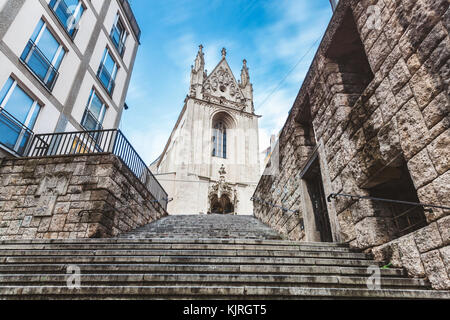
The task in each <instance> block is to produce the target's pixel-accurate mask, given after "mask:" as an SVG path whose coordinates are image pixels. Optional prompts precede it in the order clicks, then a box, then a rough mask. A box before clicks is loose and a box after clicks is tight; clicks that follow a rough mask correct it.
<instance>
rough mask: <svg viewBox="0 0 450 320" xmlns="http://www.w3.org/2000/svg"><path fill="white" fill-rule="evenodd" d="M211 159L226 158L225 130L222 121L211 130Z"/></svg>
mask: <svg viewBox="0 0 450 320" xmlns="http://www.w3.org/2000/svg"><path fill="white" fill-rule="evenodd" d="M212 143H213V152H212V155H213V157H219V158H224V159H226V158H227V128H226V127H225V124H224V123H223V122H222V121H219V122H217V123H216V124H215V125H214V128H213V136H212Z"/></svg>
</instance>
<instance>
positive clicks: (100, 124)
mask: <svg viewBox="0 0 450 320" xmlns="http://www.w3.org/2000/svg"><path fill="white" fill-rule="evenodd" d="M94 95H95V96H96V97H97V98H98V100H100V102H101V103H102V107H101V110H100V117H99V118H100V119H99V118H97V117H96V116H95V114H94V113H93V112H92V111H91V109H92V101H93V100H94ZM107 111H108V105H107V104H106V103H105V101H104V99H102V97H101V96H100V95H99V94H98V91H97V90H96V89H95V88H92V89H91V93H90V94H89V99H88V102H87V105H86V107H85V109H84V114H83V117H82V119H81V122H80V125H81V126H82V127H83V128H84V129H85V130H86V131H98V130H101V129H102V128H103V122H104V120H105V117H106V112H107ZM87 114H89V115H90V116H91V117H93V118H94V119H95V121H96V123H97V126H98V127H100V128H97V129H93V130H92V129H88V128H87V127H86V126H85V121H86V118H87Z"/></svg>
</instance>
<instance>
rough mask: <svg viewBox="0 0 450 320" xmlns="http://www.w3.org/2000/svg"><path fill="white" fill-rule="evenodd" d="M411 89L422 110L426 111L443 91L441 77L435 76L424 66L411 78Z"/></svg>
mask: <svg viewBox="0 0 450 320" xmlns="http://www.w3.org/2000/svg"><path fill="white" fill-rule="evenodd" d="M410 83H411V88H412V90H413V93H414V96H415V98H416V101H417V104H418V105H419V107H420V109H421V110H422V109H424V108H425V107H426V106H427V105H428V103H430V101H431V100H432V99H433V98H434V97H435V96H436V95H438V94H439V92H440V91H441V90H442V82H441V80H440V78H439V77H437V76H433V75H431V74H430V73H429V71H428V70H426V68H425V67H424V66H422V67H421V68H420V69H419V70H418V71H417V72H416V73H415V74H414V76H413V77H412V78H411V82H410Z"/></svg>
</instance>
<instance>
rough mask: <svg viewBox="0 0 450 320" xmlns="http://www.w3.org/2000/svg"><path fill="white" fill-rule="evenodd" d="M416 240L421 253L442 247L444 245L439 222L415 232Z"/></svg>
mask: <svg viewBox="0 0 450 320" xmlns="http://www.w3.org/2000/svg"><path fill="white" fill-rule="evenodd" d="M414 240H415V241H416V245H417V248H418V249H419V252H420V253H424V252H428V251H430V250H433V249H436V248H440V247H442V245H443V243H442V238H441V235H440V233H439V229H438V224H437V223H436V222H433V223H432V224H430V225H429V226H427V227H425V228H422V229H420V230H418V231H417V232H415V233H414Z"/></svg>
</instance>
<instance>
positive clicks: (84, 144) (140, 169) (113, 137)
mask: <svg viewBox="0 0 450 320" xmlns="http://www.w3.org/2000/svg"><path fill="white" fill-rule="evenodd" d="M101 153H105V154H114V155H116V156H117V157H118V158H119V159H120V160H121V161H122V163H123V164H124V165H125V166H126V167H127V168H128V169H129V170H130V171H131V172H132V173H133V174H134V176H135V177H136V178H138V179H139V181H140V182H141V183H142V184H143V185H144V186H145V187H146V188H147V190H148V191H149V192H150V193H151V194H152V195H153V197H154V198H155V199H156V201H157V202H158V203H159V204H160V205H161V206H162V207H163V208H164V209H165V210H167V203H168V201H169V199H168V195H167V193H166V191H165V190H164V188H163V187H162V186H161V184H160V183H159V182H158V180H156V178H155V177H154V176H153V174H152V173H151V172H150V170H149V168H148V167H147V165H146V164H145V162H144V161H143V160H142V159H141V157H140V156H139V154H138V153H137V152H136V150H135V149H134V148H133V146H132V145H131V144H130V142H129V141H128V140H127V139H126V138H125V136H124V135H123V133H122V132H121V131H120V130H116V129H111V130H93V131H77V132H62V133H51V134H38V135H35V136H34V138H33V140H32V142H31V144H30V147H29V149H28V152H27V157H49V156H71V155H89V154H101Z"/></svg>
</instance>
